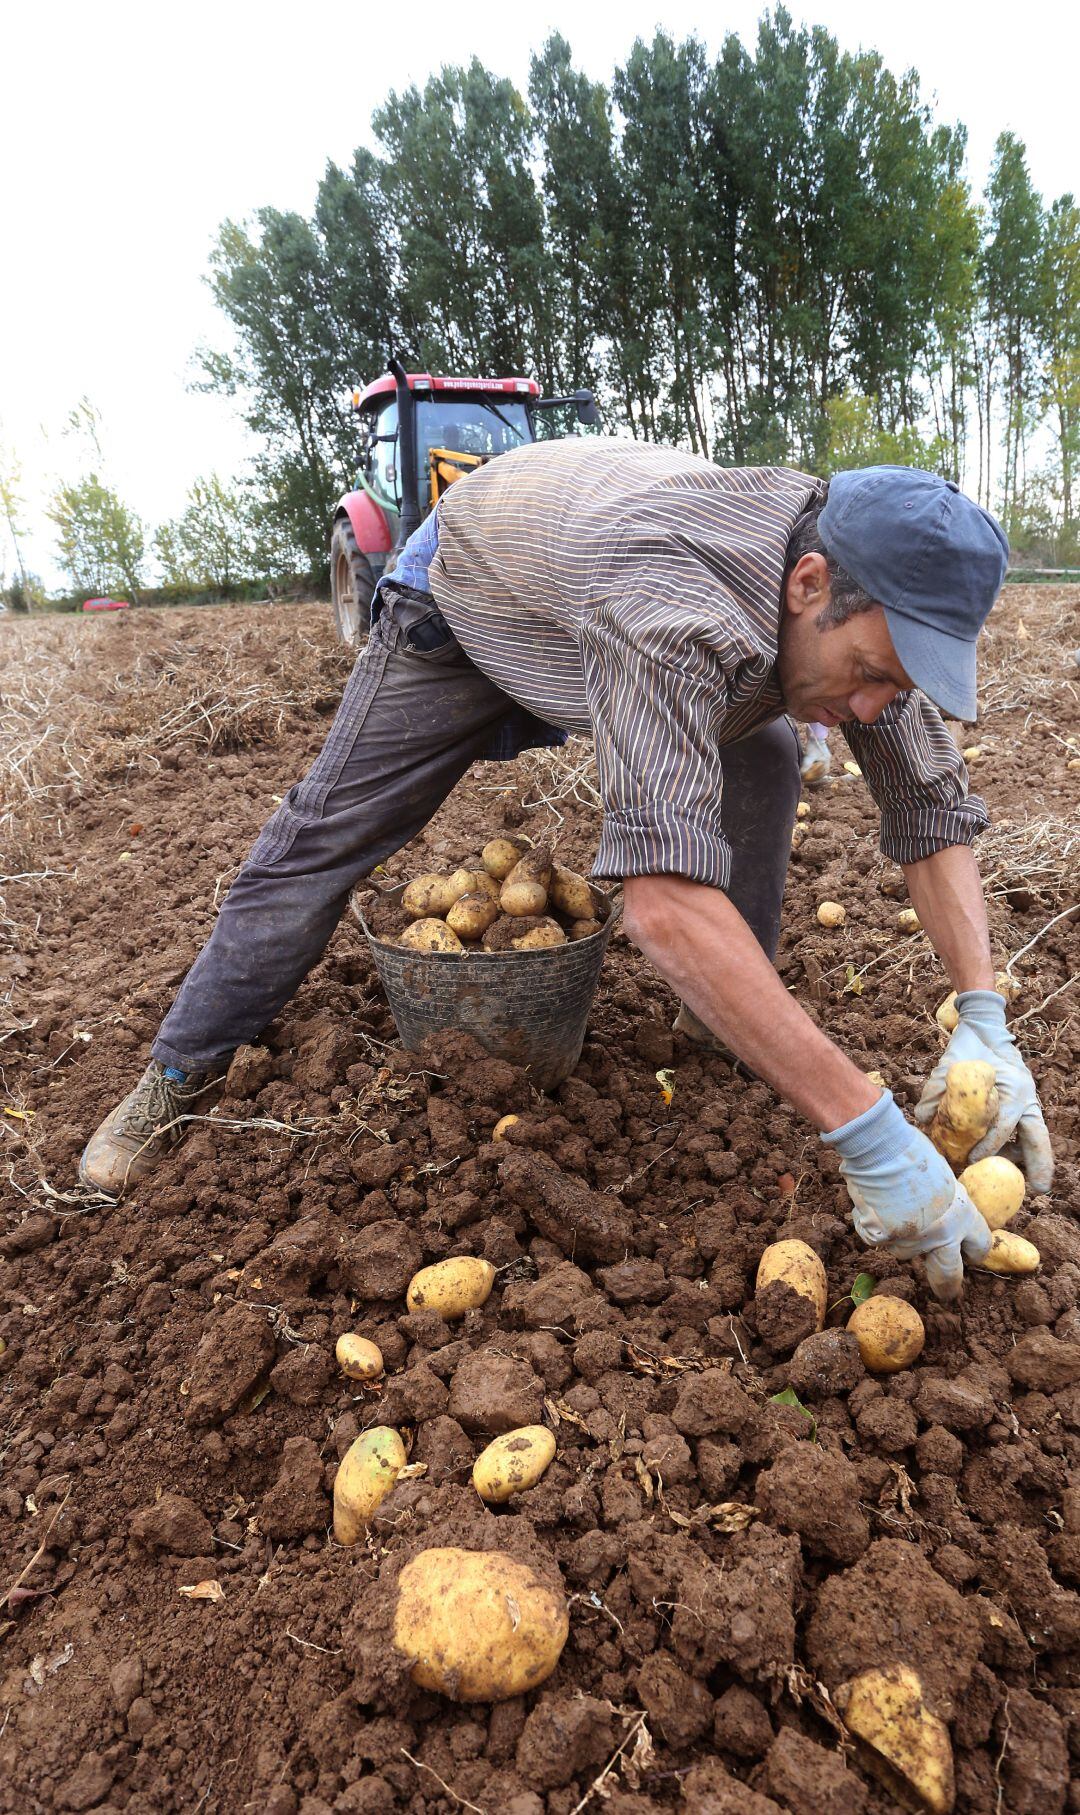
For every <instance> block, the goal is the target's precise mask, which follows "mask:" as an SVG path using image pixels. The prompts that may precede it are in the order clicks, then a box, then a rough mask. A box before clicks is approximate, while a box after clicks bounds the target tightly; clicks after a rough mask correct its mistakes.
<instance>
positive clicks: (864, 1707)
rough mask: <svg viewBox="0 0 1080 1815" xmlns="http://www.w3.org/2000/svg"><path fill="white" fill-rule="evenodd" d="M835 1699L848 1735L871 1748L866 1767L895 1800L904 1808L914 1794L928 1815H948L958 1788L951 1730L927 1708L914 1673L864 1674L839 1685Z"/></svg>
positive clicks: (903, 1668) (898, 1669)
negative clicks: (879, 1777)
mask: <svg viewBox="0 0 1080 1815" xmlns="http://www.w3.org/2000/svg"><path fill="white" fill-rule="evenodd" d="M833 1699H834V1700H835V1702H836V1705H837V1707H838V1708H839V1710H840V1713H841V1715H842V1716H843V1718H844V1721H845V1722H846V1724H847V1727H848V1729H849V1731H850V1732H852V1733H854V1734H855V1736H856V1738H857V1739H860V1740H861V1741H862V1742H863V1744H864V1745H865V1746H867V1747H869V1749H870V1757H869V1758H868V1759H867V1763H868V1764H869V1765H870V1766H871V1767H872V1768H873V1769H875V1770H876V1771H877V1772H878V1774H879V1775H880V1776H881V1777H882V1779H883V1781H884V1783H885V1785H886V1787H887V1788H889V1789H890V1790H892V1792H893V1794H894V1795H896V1796H897V1800H898V1801H901V1802H903V1803H904V1805H905V1806H908V1805H909V1803H910V1798H911V1792H912V1791H914V1793H915V1795H916V1796H917V1797H918V1798H919V1800H920V1802H921V1804H922V1806H923V1807H925V1808H926V1809H928V1810H930V1811H931V1815H950V1810H951V1809H952V1806H953V1803H954V1801H955V1799H956V1787H955V1781H954V1776H953V1756H952V1742H951V1740H950V1738H949V1729H948V1727H947V1726H946V1725H945V1722H944V1721H943V1720H939V1719H938V1716H937V1715H936V1714H931V1712H930V1710H929V1708H928V1707H927V1706H926V1703H925V1702H924V1700H923V1691H922V1684H921V1682H920V1681H919V1678H918V1677H917V1676H916V1674H915V1672H914V1670H912V1669H910V1668H909V1666H908V1665H907V1664H887V1665H886V1666H885V1667H884V1668H883V1669H880V1670H864V1671H863V1672H862V1674H861V1675H860V1676H857V1677H855V1678H854V1679H853V1680H852V1681H851V1682H850V1683H843V1684H841V1686H840V1688H839V1689H838V1690H837V1692H836V1695H835V1696H834V1698H833ZM898 1791H903V1792H906V1794H903V1795H898V1794H897V1792H898Z"/></svg>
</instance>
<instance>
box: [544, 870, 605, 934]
mask: <svg viewBox="0 0 1080 1815" xmlns="http://www.w3.org/2000/svg"><path fill="white" fill-rule="evenodd" d="M549 893H550V895H551V905H552V907H554V908H556V909H557V911H558V912H559V913H560V914H565V915H566V918H567V919H568V920H592V919H593V918H594V917H595V916H594V910H593V894H592V889H591V888H590V886H589V884H588V883H587V882H586V880H585V878H584V876H579V875H578V873H577V871H576V870H567V869H564V868H563V866H562V864H561V863H553V864H552V866H551V888H550V890H549Z"/></svg>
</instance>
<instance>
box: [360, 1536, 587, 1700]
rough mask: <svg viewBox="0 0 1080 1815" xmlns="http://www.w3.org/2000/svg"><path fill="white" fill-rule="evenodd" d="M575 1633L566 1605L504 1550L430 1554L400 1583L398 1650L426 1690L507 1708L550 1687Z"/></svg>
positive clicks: (404, 1573) (410, 1566)
mask: <svg viewBox="0 0 1080 1815" xmlns="http://www.w3.org/2000/svg"><path fill="white" fill-rule="evenodd" d="M569 1631H570V1621H569V1617H568V1615H567V1609H566V1602H565V1599H564V1598H563V1596H562V1595H561V1594H559V1593H557V1592H556V1591H554V1590H553V1589H551V1588H549V1587H548V1585H547V1583H546V1582H544V1581H542V1580H541V1579H540V1577H539V1576H538V1575H537V1574H536V1573H535V1571H534V1570H532V1569H530V1568H529V1566H528V1564H527V1563H519V1562H518V1561H517V1558H516V1557H511V1556H507V1555H506V1553H505V1552H503V1551H499V1550H485V1551H474V1550H457V1549H451V1548H447V1549H445V1550H422V1551H421V1552H420V1554H419V1556H416V1557H413V1559H412V1561H411V1562H410V1563H406V1565H405V1567H404V1569H403V1570H402V1572H401V1574H400V1576H399V1577H398V1598H397V1606H396V1607H395V1609H394V1645H395V1647H396V1649H397V1650H398V1651H399V1652H400V1653H401V1655H402V1656H403V1657H406V1658H408V1660H409V1663H410V1666H411V1668H410V1672H409V1674H410V1676H411V1678H412V1680H413V1682H414V1683H415V1684H416V1686H417V1688H419V1689H434V1690H437V1691H438V1692H439V1693H440V1694H442V1695H448V1696H450V1697H451V1699H452V1700H454V1701H459V1702H504V1701H508V1700H509V1699H510V1698H511V1697H512V1696H515V1695H524V1694H525V1693H526V1692H527V1691H528V1690H529V1689H535V1688H536V1687H537V1685H538V1684H539V1683H543V1682H546V1681H547V1678H548V1677H549V1676H550V1675H551V1672H552V1671H553V1670H554V1668H555V1666H556V1664H557V1663H558V1661H559V1658H560V1656H561V1654H562V1648H563V1646H564V1645H565V1644H566V1640H567V1636H568V1634H569Z"/></svg>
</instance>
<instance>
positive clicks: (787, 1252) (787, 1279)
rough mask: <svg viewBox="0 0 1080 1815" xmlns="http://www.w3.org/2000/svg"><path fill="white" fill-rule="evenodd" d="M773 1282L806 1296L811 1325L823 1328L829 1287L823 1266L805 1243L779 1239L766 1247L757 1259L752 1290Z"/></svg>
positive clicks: (758, 1290) (759, 1289) (760, 1288)
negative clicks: (812, 1314) (811, 1309)
mask: <svg viewBox="0 0 1080 1815" xmlns="http://www.w3.org/2000/svg"><path fill="white" fill-rule="evenodd" d="M777 1282H780V1283H781V1284H783V1285H785V1286H790V1287H791V1289H792V1291H794V1292H798V1294H799V1296H800V1297H801V1298H806V1299H809V1300H810V1303H811V1304H812V1305H813V1306H814V1310H815V1316H816V1325H815V1327H816V1328H817V1329H819V1330H820V1329H823V1328H824V1325H825V1302H826V1299H827V1297H828V1291H829V1287H828V1281H827V1280H826V1278H825V1269H824V1267H823V1266H822V1264H821V1261H820V1259H819V1257H818V1255H816V1254H815V1253H814V1250H813V1248H811V1247H810V1245H809V1243H807V1242H801V1241H779V1242H773V1243H772V1244H771V1245H770V1246H769V1247H768V1248H766V1250H765V1252H764V1254H763V1255H762V1257H761V1259H760V1260H759V1261H758V1270H757V1277H756V1279H755V1280H754V1290H755V1292H763V1291H764V1290H765V1288H766V1286H771V1285H775V1284H776V1283H777Z"/></svg>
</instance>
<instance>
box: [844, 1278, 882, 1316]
mask: <svg viewBox="0 0 1080 1815" xmlns="http://www.w3.org/2000/svg"><path fill="white" fill-rule="evenodd" d="M876 1285H877V1280H876V1279H875V1278H874V1275H873V1274H872V1273H856V1275H855V1282H854V1284H853V1286H852V1288H851V1292H850V1298H851V1302H852V1304H853V1305H855V1306H856V1308H857V1307H858V1306H859V1305H861V1304H865V1303H866V1300H867V1299H868V1298H869V1297H871V1295H872V1293H873V1290H874V1287H875V1286H876Z"/></svg>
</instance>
